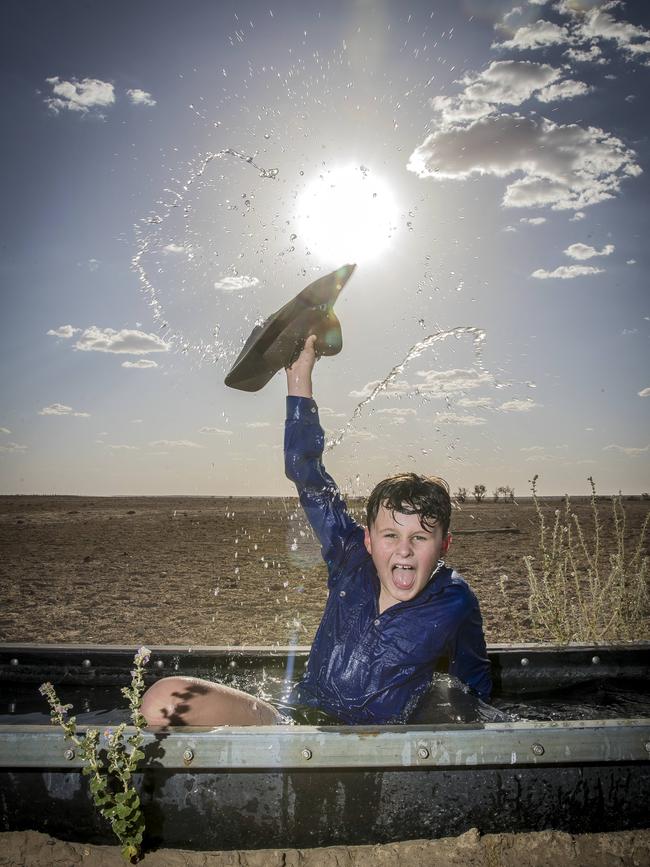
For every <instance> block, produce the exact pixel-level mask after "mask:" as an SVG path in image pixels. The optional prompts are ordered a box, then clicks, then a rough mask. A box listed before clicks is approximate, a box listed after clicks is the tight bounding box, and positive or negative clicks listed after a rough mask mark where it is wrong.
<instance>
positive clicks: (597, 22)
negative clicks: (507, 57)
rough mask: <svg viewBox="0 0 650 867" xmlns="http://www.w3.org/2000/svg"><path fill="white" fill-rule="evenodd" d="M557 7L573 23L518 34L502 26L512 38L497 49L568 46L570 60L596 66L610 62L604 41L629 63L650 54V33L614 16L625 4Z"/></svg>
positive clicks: (540, 24)
mask: <svg viewBox="0 0 650 867" xmlns="http://www.w3.org/2000/svg"><path fill="white" fill-rule="evenodd" d="M537 5H542V4H537ZM553 8H554V10H555V11H556V12H558V13H559V14H561V15H567V16H569V18H570V19H571V20H570V21H568V22H567V23H566V24H562V25H558V24H554V23H553V22H551V21H545V20H538V21H535V22H532V23H530V24H525V25H523V26H521V27H519V28H517V29H516V30H515V31H514V33H513V32H512V28H510V27H508V26H504V25H501V26H500V29H502V30H504V31H506V32H510V33H512V36H511V38H510V39H506V40H505V41H503V42H500V43H494V45H493V47H494V48H511V49H514V50H531V49H542V48H546V47H548V46H552V45H565V46H567V50H566V51H565V54H566V56H567V57H568V58H569V59H570V60H574V61H579V62H595V63H605V62H607V61H606V58H605V57H603V54H602V50H601V47H600V45H599V44H598V43H599V42H603V41H605V42H614V43H616V46H617V47H618V48H619V49H620V50H621V51H623V53H624V54H625V55H626V56H627V59H628V60H635V59H644V58H646V57H647V56H648V54H650V30H648V29H646V28H645V27H642V26H640V25H636V24H630V23H629V22H628V21H617V20H616V19H615V18H614V16H613V15H611V14H610V13H611V11H612V10H614V9H616V8H624V4H623V3H618V2H616V0H612V2H606V0H605V2H598V0H597V2H591V3H584V2H575V0H559V2H557V3H555V4H554V7H553ZM505 24H506V25H507V22H505Z"/></svg>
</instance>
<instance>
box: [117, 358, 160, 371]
mask: <svg viewBox="0 0 650 867" xmlns="http://www.w3.org/2000/svg"><path fill="white" fill-rule="evenodd" d="M122 367H135V368H137V369H138V370H149V369H150V368H152V367H158V364H157V362H155V361H153V360H152V359H150V358H139V359H138V360H137V361H123V362H122Z"/></svg>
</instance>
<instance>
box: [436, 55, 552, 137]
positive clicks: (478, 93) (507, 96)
mask: <svg viewBox="0 0 650 867" xmlns="http://www.w3.org/2000/svg"><path fill="white" fill-rule="evenodd" d="M561 76H562V71H561V70H559V69H555V68H554V67H552V66H549V65H548V64H547V63H531V62H530V61H527V60H496V61H493V62H492V63H490V65H489V66H488V67H487V68H486V69H484V70H483V71H482V72H479V73H473V72H472V73H467V74H466V75H465V76H463V78H461V79H459V80H458V81H457V84H462V85H464V88H465V89H464V90H463V91H462V93H461V94H459V95H458V96H455V97H449V96H437V97H434V98H433V99H432V100H431V107H432V108H433V109H434V111H436V112H438V113H439V114H440V115H441V117H442V120H443V122H445V123H454V122H457V121H467V120H474V119H476V118H479V117H482V116H483V115H486V114H489V113H490V112H491V111H492V110H493V109H494V107H495V106H497V105H503V104H507V105H521V103H522V102H525V101H526V100H527V99H529V98H530V97H531V96H532V95H533V94H534V93H536V92H538V91H541V90H542V89H543V88H545V87H547V86H548V85H550V84H551V83H552V82H554V81H557V79H558V78H560V77H561Z"/></svg>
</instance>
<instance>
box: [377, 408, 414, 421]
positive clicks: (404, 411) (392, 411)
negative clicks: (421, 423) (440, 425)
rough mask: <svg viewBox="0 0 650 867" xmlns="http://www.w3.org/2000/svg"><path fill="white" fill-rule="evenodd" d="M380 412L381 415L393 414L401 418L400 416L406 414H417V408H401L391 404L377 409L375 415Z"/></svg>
mask: <svg viewBox="0 0 650 867" xmlns="http://www.w3.org/2000/svg"><path fill="white" fill-rule="evenodd" d="M380 414H381V415H392V416H395V417H396V418H401V417H403V416H407V415H417V410H414V409H407V408H402V407H399V406H391V407H384V409H378V410H377V415H380Z"/></svg>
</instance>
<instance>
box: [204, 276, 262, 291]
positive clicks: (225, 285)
mask: <svg viewBox="0 0 650 867" xmlns="http://www.w3.org/2000/svg"><path fill="white" fill-rule="evenodd" d="M259 282H260V281H259V280H258V279H257V277H247V276H246V275H245V274H240V275H239V276H238V277H222V278H221V280H218V281H217V282H216V283H215V284H214V288H215V289H221V290H222V291H224V292H240V291H241V290H242V289H252V287H253V286H257V285H258V284H259Z"/></svg>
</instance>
